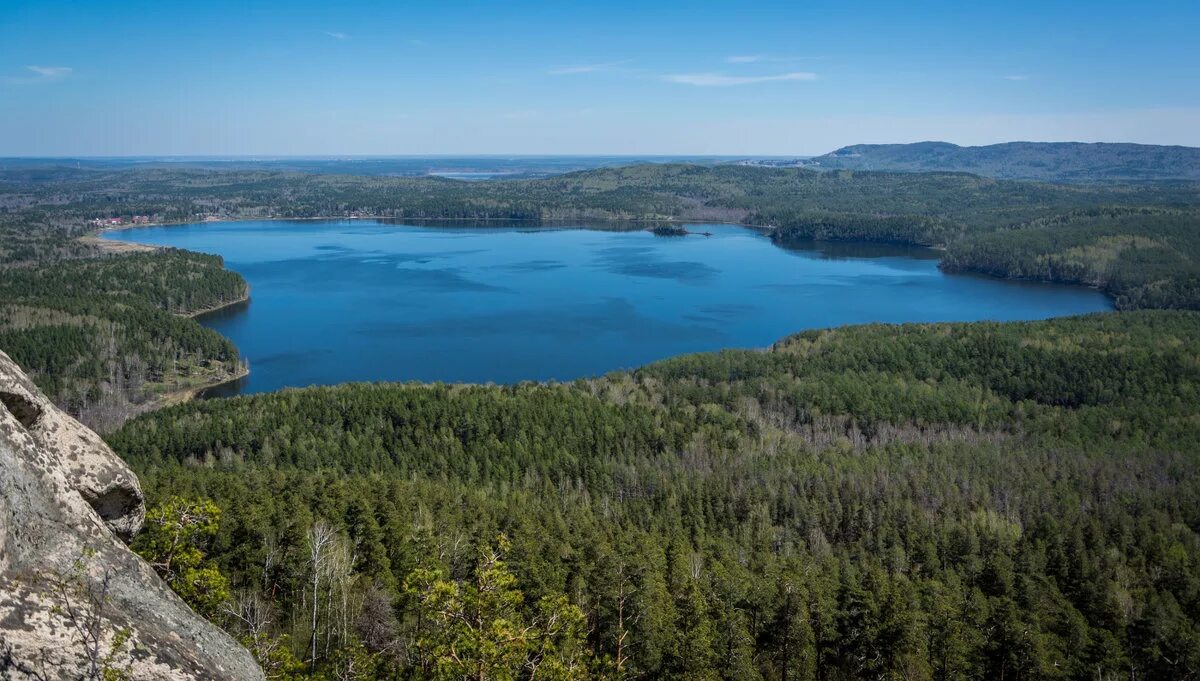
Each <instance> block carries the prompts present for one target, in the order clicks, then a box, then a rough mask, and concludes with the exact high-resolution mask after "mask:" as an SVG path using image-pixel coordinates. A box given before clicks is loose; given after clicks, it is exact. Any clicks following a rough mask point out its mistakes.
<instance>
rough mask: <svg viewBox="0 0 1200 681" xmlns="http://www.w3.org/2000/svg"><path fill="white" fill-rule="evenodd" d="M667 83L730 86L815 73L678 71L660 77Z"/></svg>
mask: <svg viewBox="0 0 1200 681" xmlns="http://www.w3.org/2000/svg"><path fill="white" fill-rule="evenodd" d="M662 78H663V80H665V81H667V82H668V83H679V84H681V85H695V86H698V87H730V86H734V85H752V84H754V83H771V82H778V81H802V80H816V79H817V74H815V73H812V72H809V71H792V72H791V73H779V74H775V75H770V76H730V75H726V74H723V73H678V74H672V75H667V76H663V77H662Z"/></svg>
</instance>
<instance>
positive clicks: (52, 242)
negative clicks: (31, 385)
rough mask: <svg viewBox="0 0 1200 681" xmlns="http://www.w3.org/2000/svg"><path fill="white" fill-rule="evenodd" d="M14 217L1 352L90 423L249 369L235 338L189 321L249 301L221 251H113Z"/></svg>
mask: <svg viewBox="0 0 1200 681" xmlns="http://www.w3.org/2000/svg"><path fill="white" fill-rule="evenodd" d="M8 217H9V218H10V219H9V220H8V221H6V222H4V223H3V224H0V350H3V351H4V352H6V353H8V354H9V355H10V356H11V357H12V358H13V359H14V360H15V361H16V362H17V363H18V364H20V365H21V366H22V367H23V368H24V369H25V371H27V372H28V373H29V375H30V376H31V377H32V378H33V379H34V380H35V381H36V382H37V383H38V385H39V386H40V387H41V388H42V390H44V391H46V393H47V394H48V395H49V396H50V397H51V399H53V400H54V401H55V402H56V403H57V404H59V405H60V406H62V407H63V408H65V409H67V410H68V411H69V412H71V413H72V414H74V415H75V416H77V417H78V418H80V419H81V420H83V421H84V422H85V423H86V424H88V425H89V426H92V427H93V428H96V429H98V430H101V431H106V430H109V429H111V428H114V427H116V426H118V425H120V424H121V423H122V422H123V421H124V420H125V419H127V418H128V417H129V416H130V415H132V414H134V413H137V412H138V411H141V410H144V409H146V408H148V407H150V406H153V405H154V404H156V403H157V401H158V400H162V399H164V398H165V396H169V395H171V394H172V393H178V392H179V391H186V390H189V389H192V388H194V387H197V386H202V385H206V384H211V383H214V382H219V381H221V380H224V379H226V378H228V377H231V376H234V375H236V374H237V373H238V372H239V371H241V364H240V361H239V359H238V353H237V348H235V347H234V346H233V344H232V343H231V342H230V341H229V340H227V339H225V338H223V337H222V336H220V335H219V334H217V333H216V332H213V331H210V330H208V329H205V328H204V327H202V326H200V325H199V324H198V323H196V322H195V321H194V320H192V319H187V318H185V315H189V314H192V313H195V312H197V311H201V310H206V309H209V308H212V307H216V306H220V305H223V304H227V303H230V302H232V301H236V300H240V299H243V298H245V297H246V295H247V286H246V282H245V281H244V280H243V279H242V277H241V276H240V275H238V274H236V273H234V272H231V271H229V270H226V269H225V268H224V263H223V262H222V261H221V258H219V257H216V256H211V255H203V254H200V253H189V252H186V251H180V250H175V249H132V251H121V252H110V251H107V250H105V249H104V247H103V246H101V245H99V244H98V243H97V242H95V241H87V240H79V239H78V238H76V236H77V232H75V231H73V230H71V229H69V228H58V227H54V226H52V225H50V224H48V223H45V222H41V223H39V222H31V223H22V222H20V221H18V220H14V219H12V217H13V216H8ZM80 231H82V230H80Z"/></svg>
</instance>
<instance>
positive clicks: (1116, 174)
mask: <svg viewBox="0 0 1200 681" xmlns="http://www.w3.org/2000/svg"><path fill="white" fill-rule="evenodd" d="M809 162H810V163H812V164H813V165H815V166H816V167H820V168H829V169H834V168H845V169H855V170H866V169H870V170H891V171H907V172H929V171H950V170H953V171H960V172H968V173H975V174H978V175H983V176H985V177H997V178H1014V179H1015V178H1021V179H1029V180H1043V181H1049V182H1119V181H1130V180H1161V179H1184V178H1186V179H1192V180H1195V179H1200V149H1197V148H1195V147H1183V146H1163V145H1156V144H1120V143H1117V144H1113V143H1090V144H1089V143H1080V142H1006V143H1002V144H988V145H985V146H977V147H960V146H958V145H957V144H950V143H947V142H917V143H914V144H855V145H853V146H849V147H843V148H841V149H838V150H836V151H833V152H831V153H828V154H825V155H823V156H818V157H816V158H814V159H812V160H811V161H809Z"/></svg>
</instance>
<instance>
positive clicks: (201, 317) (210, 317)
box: [193, 298, 250, 325]
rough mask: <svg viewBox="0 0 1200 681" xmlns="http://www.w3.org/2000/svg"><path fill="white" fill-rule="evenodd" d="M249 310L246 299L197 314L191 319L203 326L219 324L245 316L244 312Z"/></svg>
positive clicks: (248, 303)
mask: <svg viewBox="0 0 1200 681" xmlns="http://www.w3.org/2000/svg"><path fill="white" fill-rule="evenodd" d="M249 309H250V299H249V298H247V299H246V300H241V301H238V302H236V303H234V304H232V305H226V306H225V307H221V308H217V309H216V310H212V311H211V312H205V313H203V314H198V315H196V316H195V317H193V319H195V320H196V321H198V322H200V323H201V324H205V325H212V324H220V323H221V322H223V321H226V320H229V319H233V318H234V317H240V316H241V315H243V314H246V311H247V310H249Z"/></svg>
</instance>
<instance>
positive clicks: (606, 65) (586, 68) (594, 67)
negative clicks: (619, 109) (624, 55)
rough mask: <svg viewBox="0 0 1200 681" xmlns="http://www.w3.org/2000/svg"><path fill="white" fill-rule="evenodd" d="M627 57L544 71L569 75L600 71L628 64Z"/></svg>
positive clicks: (551, 73)
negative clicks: (619, 59)
mask: <svg viewBox="0 0 1200 681" xmlns="http://www.w3.org/2000/svg"><path fill="white" fill-rule="evenodd" d="M628 63H629V60H628V59H622V60H621V61H608V62H603V63H600V64H581V65H578V66H563V67H559V68H556V69H550V70H549V71H547V72H546V73H548V74H550V75H552V76H571V75H575V74H578V73H600V72H603V71H612V70H614V69H616V68H618V67H621V66H624V65H625V64H628Z"/></svg>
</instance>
